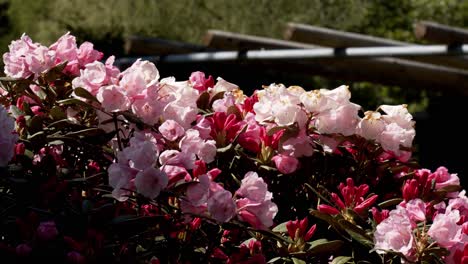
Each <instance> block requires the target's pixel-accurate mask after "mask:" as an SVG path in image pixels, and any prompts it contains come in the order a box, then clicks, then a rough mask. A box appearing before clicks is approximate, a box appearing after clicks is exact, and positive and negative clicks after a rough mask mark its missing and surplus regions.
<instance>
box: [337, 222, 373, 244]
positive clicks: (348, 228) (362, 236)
mask: <svg viewBox="0 0 468 264" xmlns="http://www.w3.org/2000/svg"><path fill="white" fill-rule="evenodd" d="M338 223H339V225H340V226H341V228H342V229H343V230H344V231H345V232H346V233H348V234H349V235H350V236H351V237H352V238H353V239H354V240H356V241H358V242H359V243H361V244H362V245H364V246H367V247H370V248H372V247H373V246H374V242H373V239H372V237H370V236H369V235H367V234H366V232H365V231H364V230H363V229H362V228H360V227H358V226H356V225H354V224H352V223H350V222H348V221H347V220H345V219H340V220H338Z"/></svg>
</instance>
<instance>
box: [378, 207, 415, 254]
mask: <svg viewBox="0 0 468 264" xmlns="http://www.w3.org/2000/svg"><path fill="white" fill-rule="evenodd" d="M412 230H413V228H412V225H411V220H410V218H409V216H408V214H407V213H406V210H405V209H404V208H403V207H400V206H398V207H397V209H395V210H392V211H391V212H390V215H389V217H388V218H387V219H385V220H383V221H382V222H381V223H380V224H378V225H377V227H376V230H375V233H374V242H375V246H374V248H375V249H376V250H377V253H380V254H384V253H385V251H384V250H393V251H396V252H400V253H401V254H403V255H404V256H405V257H407V258H408V259H410V260H411V259H413V258H414V253H415V239H414V236H413V231H412Z"/></svg>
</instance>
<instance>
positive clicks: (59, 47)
mask: <svg viewBox="0 0 468 264" xmlns="http://www.w3.org/2000/svg"><path fill="white" fill-rule="evenodd" d="M50 49H51V50H53V51H55V64H59V63H62V62H65V61H66V62H67V66H66V67H65V72H67V73H70V74H72V75H77V74H78V73H79V70H80V67H79V62H78V48H77V45H76V38H75V37H74V36H72V35H70V32H68V33H66V34H65V35H63V36H61V37H60V38H59V39H58V40H57V41H56V42H55V43H54V44H52V45H51V46H50Z"/></svg>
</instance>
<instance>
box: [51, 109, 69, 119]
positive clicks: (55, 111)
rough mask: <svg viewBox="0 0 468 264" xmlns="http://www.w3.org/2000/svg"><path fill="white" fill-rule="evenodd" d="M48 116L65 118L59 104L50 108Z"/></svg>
mask: <svg viewBox="0 0 468 264" xmlns="http://www.w3.org/2000/svg"><path fill="white" fill-rule="evenodd" d="M50 117H51V118H52V119H53V120H62V119H66V118H67V115H66V114H65V113H64V112H63V110H62V108H60V107H59V106H54V107H52V109H50Z"/></svg>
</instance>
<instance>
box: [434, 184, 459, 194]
mask: <svg viewBox="0 0 468 264" xmlns="http://www.w3.org/2000/svg"><path fill="white" fill-rule="evenodd" d="M461 189H462V187H461V186H460V185H449V186H445V187H443V188H441V189H439V190H437V191H441V192H447V193H451V192H458V191H460V190H461Z"/></svg>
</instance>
